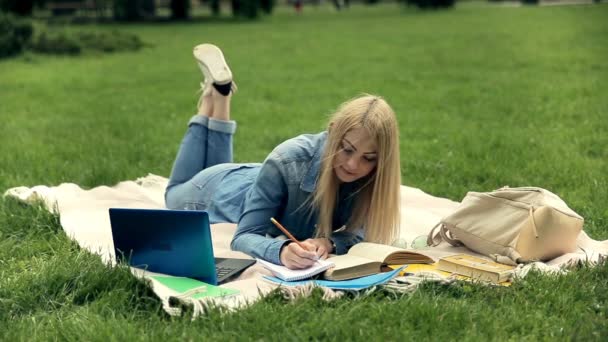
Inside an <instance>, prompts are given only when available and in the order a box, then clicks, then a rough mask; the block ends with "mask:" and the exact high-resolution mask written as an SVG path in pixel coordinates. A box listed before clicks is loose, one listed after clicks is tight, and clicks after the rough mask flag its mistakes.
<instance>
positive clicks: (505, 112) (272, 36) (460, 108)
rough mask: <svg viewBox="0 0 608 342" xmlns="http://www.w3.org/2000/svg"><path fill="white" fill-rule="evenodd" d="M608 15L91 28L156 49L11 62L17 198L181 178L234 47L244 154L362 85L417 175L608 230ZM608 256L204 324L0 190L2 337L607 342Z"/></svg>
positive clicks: (2, 174) (400, 14) (1, 97)
mask: <svg viewBox="0 0 608 342" xmlns="http://www.w3.org/2000/svg"><path fill="white" fill-rule="evenodd" d="M607 18H608V6H606V5H595V6H564V7H545V8H541V7H522V8H503V7H497V6H487V5H485V4H466V5H462V6H458V7H457V8H456V9H454V10H451V11H438V12H430V13H422V12H418V11H415V10H411V9H410V10H403V9H401V7H399V6H396V5H383V6H378V7H370V8H366V7H360V6H354V7H353V8H351V9H350V10H349V11H343V12H341V13H337V12H335V11H330V10H329V5H328V6H322V7H319V8H314V7H306V8H305V11H304V14H303V15H300V16H297V15H295V14H294V13H293V11H292V10H291V9H281V10H279V12H278V13H276V14H275V15H273V16H272V17H268V18H265V19H264V20H261V21H258V22H252V23H247V22H232V21H230V20H225V21H221V20H219V21H218V20H207V21H205V20H199V21H194V22H190V23H160V24H156V25H153V24H138V25H105V26H87V27H86V28H87V29H94V30H100V31H102V30H113V29H120V30H124V31H129V32H133V33H136V34H138V35H139V36H140V37H141V38H142V39H143V40H144V41H145V42H147V43H149V44H151V46H150V47H148V48H145V49H143V50H141V51H140V52H137V53H120V54H108V55H97V54H87V55H85V56H83V57H50V56H43V55H26V56H24V57H19V58H16V59H12V60H4V61H1V62H0V122H1V124H0V190H1V191H4V190H5V189H7V188H10V187H13V186H19V185H26V186H33V185H37V184H47V185H55V184H59V183H61V182H74V183H78V184H81V185H84V186H88V187H92V186H96V185H101V184H105V185H111V184H114V183H116V182H118V181H121V180H125V179H133V178H136V177H139V176H142V175H145V174H147V173H148V172H152V173H156V174H159V175H163V176H168V174H169V171H170V167H171V164H172V161H173V157H174V154H175V152H176V151H177V147H178V143H179V140H180V139H181V136H182V134H183V132H184V130H185V125H186V122H187V120H188V118H189V117H190V115H192V114H193V113H194V109H195V108H194V107H195V104H196V99H197V94H196V91H197V85H198V82H199V81H200V73H199V72H198V70H197V67H196V65H195V64H194V62H193V59H192V56H191V48H192V46H193V45H195V44H197V43H199V42H203V41H210V42H214V43H215V44H217V45H219V46H221V47H222V49H223V50H224V52H225V54H226V56H227V58H228V60H229V62H230V64H231V67H232V69H233V71H234V74H235V78H236V82H237V83H238V85H239V89H240V90H239V92H238V93H237V95H236V96H235V97H234V100H233V118H234V119H236V120H237V121H238V123H239V131H238V133H237V136H236V138H235V157H236V159H237V161H261V160H262V159H263V158H264V157H265V155H266V154H267V153H268V152H269V151H270V150H271V149H272V148H273V147H274V146H275V145H276V144H277V143H278V142H280V141H282V140H284V139H286V138H289V137H292V136H294V135H296V134H298V133H301V132H315V131H318V130H320V129H322V127H323V125H324V122H325V120H326V118H327V115H328V114H329V113H331V111H332V110H333V109H335V108H336V107H337V106H338V105H339V104H340V103H341V102H342V101H344V100H346V99H348V98H350V97H352V96H354V95H356V94H358V93H361V92H370V93H376V94H381V95H383V96H384V97H385V98H386V99H387V100H388V101H389V103H390V104H391V105H392V106H393V107H394V109H395V110H396V112H397V113H398V117H399V123H400V128H401V140H400V141H401V154H402V174H403V180H404V183H405V184H407V185H410V186H415V187H419V188H421V189H423V190H424V191H427V192H429V193H431V194H433V195H436V196H442V197H448V198H451V199H454V200H460V199H461V198H462V197H463V196H464V194H465V193H466V191H468V190H477V191H488V190H492V189H494V188H498V187H501V186H503V185H510V186H525V185H535V186H540V187H544V188H547V189H550V190H552V191H553V192H555V193H557V194H558V195H560V196H561V197H562V198H563V199H564V200H565V201H566V202H567V203H568V204H569V205H570V206H571V207H572V208H573V209H574V210H575V211H577V212H578V213H580V214H581V215H583V216H584V217H585V220H586V224H585V229H586V230H587V231H588V232H589V233H590V235H591V236H592V237H594V238H596V239H608V209H607V208H606V203H608V179H607V177H606V174H607V172H608V168H607V165H608V134H606V132H608V97H607V96H606V89H607V83H608V66H607V65H606V56H608V44H606V37H607V36H608V20H606V19H607ZM607 279H608V264H604V265H602V266H600V267H597V268H586V267H583V268H580V269H577V270H574V271H573V272H571V273H569V274H567V275H563V276H559V277H544V276H539V275H532V276H530V277H529V278H527V279H526V280H525V281H523V282H520V283H517V284H516V285H514V286H513V287H511V288H499V289H492V288H486V287H482V286H476V285H470V284H464V285H458V286H452V287H443V286H437V285H432V284H427V285H424V286H423V287H422V288H421V289H420V290H419V291H417V292H416V293H415V294H413V295H411V296H404V297H398V298H397V297H395V296H393V295H391V294H388V293H378V294H375V295H373V296H370V297H365V298H359V297H349V298H344V299H340V300H337V301H334V302H331V303H325V302H323V301H322V300H321V296H320V295H319V294H316V295H315V296H313V298H310V299H306V300H300V301H298V302H297V303H295V304H287V303H286V302H285V301H284V300H282V299H281V298H280V297H279V296H278V295H274V296H270V297H268V298H266V299H265V300H263V301H261V302H258V303H257V304H255V305H253V306H252V307H250V308H248V309H245V310H243V311H240V312H237V313H232V314H228V315H223V316H220V315H219V314H218V313H217V312H213V313H212V314H211V315H209V316H207V317H204V318H202V319H200V320H197V321H195V322H191V321H190V320H189V319H188V318H187V317H183V318H169V317H167V316H166V315H165V314H164V312H163V311H162V309H161V307H160V303H159V302H158V301H157V300H156V299H155V297H154V295H153V294H151V293H150V292H149V290H147V288H146V287H145V286H144V285H142V284H141V283H139V282H138V281H136V280H134V279H133V278H132V277H130V275H129V274H128V273H127V272H125V270H123V269H114V270H111V269H108V268H106V267H104V265H103V264H102V262H101V261H100V259H99V258H98V257H96V256H94V255H91V254H89V253H87V252H84V251H82V250H80V249H79V248H78V247H77V246H76V245H75V244H74V243H73V242H71V241H69V240H68V239H67V238H66V237H65V235H64V234H63V233H62V232H61V227H60V225H59V222H58V218H57V217H56V216H54V215H51V214H48V213H46V212H44V211H43V210H41V209H38V208H31V207H25V206H23V205H21V204H18V203H16V202H15V201H11V200H1V201H0V340H11V341H12V340H30V339H32V338H35V339H45V340H46V339H62V340H63V339H67V340H107V339H119V340H126V339H137V340H139V339H148V338H150V339H158V340H160V339H163V340H168V339H171V340H183V339H203V338H205V339H210V340H211V339H227V340H240V339H253V340H258V339H268V340H278V339H281V338H287V339H308V338H312V339H332V340H343V339H361V340H364V339H365V340H380V339H386V340H402V339H406V340H416V339H425V340H429V339H433V340H444V339H459V340H460V339H462V340H487V339H490V340H553V339H557V340H598V341H600V340H605V339H606V338H607V337H608V324H607V323H606V322H608V281H607Z"/></svg>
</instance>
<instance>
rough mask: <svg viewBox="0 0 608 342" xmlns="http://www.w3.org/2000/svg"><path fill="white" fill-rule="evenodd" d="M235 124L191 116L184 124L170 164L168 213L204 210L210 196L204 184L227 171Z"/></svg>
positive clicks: (230, 157) (229, 167)
mask: <svg viewBox="0 0 608 342" xmlns="http://www.w3.org/2000/svg"><path fill="white" fill-rule="evenodd" d="M235 131H236V122H234V121H223V120H215V119H213V118H209V117H206V116H202V115H195V116H193V117H192V119H190V122H189V123H188V130H187V132H186V134H185V136H184V138H183V140H182V143H181V145H180V148H179V151H178V153H177V157H176V158H175V162H174V164H173V169H172V171H171V176H170V177H169V184H168V185H167V189H166V190H165V203H166V205H167V208H169V209H188V210H196V209H204V208H201V207H200V205H202V204H203V203H206V202H208V199H209V198H210V196H211V193H210V191H208V190H209V189H207V188H206V186H205V184H209V183H210V182H214V179H217V178H218V177H220V178H221V175H222V173H224V171H226V170H228V169H231V165H232V164H230V163H232V137H233V135H234V132H235Z"/></svg>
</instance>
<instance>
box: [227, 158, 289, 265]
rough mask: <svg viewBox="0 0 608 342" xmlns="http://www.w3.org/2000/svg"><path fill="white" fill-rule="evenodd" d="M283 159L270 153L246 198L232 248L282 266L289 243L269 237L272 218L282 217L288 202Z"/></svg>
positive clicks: (231, 244)
mask: <svg viewBox="0 0 608 342" xmlns="http://www.w3.org/2000/svg"><path fill="white" fill-rule="evenodd" d="M280 166H281V164H280V159H279V158H278V156H277V155H276V154H275V153H271V154H270V155H269V157H268V158H267V159H266V161H264V164H263V165H262V168H261V169H260V173H259V174H258V177H257V178H256V180H255V182H254V184H253V185H252V188H251V189H250V190H249V192H248V194H247V197H246V198H245V203H244V210H243V213H242V214H241V217H240V218H239V222H238V225H237V229H236V233H235V234H234V237H233V238H232V242H231V243H230V247H231V248H232V249H233V250H235V251H241V252H243V253H246V254H248V255H251V256H252V257H255V258H260V259H263V260H266V261H268V262H271V263H274V264H278V265H281V260H280V253H281V248H282V247H283V245H284V244H285V243H287V242H288V241H286V240H276V239H272V238H268V237H266V233H267V232H268V230H269V228H271V225H272V223H271V222H270V218H271V217H273V216H274V217H276V216H278V215H279V213H280V211H281V208H282V205H283V203H284V202H286V201H287V185H286V183H285V179H284V177H283V174H282V173H281V167H280Z"/></svg>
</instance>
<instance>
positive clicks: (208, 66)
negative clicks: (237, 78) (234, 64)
mask: <svg viewBox="0 0 608 342" xmlns="http://www.w3.org/2000/svg"><path fill="white" fill-rule="evenodd" d="M193 54H194V58H196V60H197V62H198V65H199V67H200V68H201V71H202V72H203V74H204V75H205V78H210V79H211V80H212V82H213V83H215V84H218V85H222V84H227V83H230V82H232V71H230V68H229V67H228V64H227V63H226V60H225V59H224V54H223V53H222V50H220V49H219V48H218V47H217V46H215V45H212V44H201V45H197V46H195V47H194V51H193Z"/></svg>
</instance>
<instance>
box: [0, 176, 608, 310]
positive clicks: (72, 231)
mask: <svg viewBox="0 0 608 342" xmlns="http://www.w3.org/2000/svg"><path fill="white" fill-rule="evenodd" d="M166 185H167V179H166V178H164V177H161V176H157V175H153V174H149V175H147V176H145V177H142V178H138V179H136V180H135V181H124V182H120V183H118V184H116V185H114V186H112V187H108V186H98V187H95V188H93V189H82V188H81V187H80V186H78V185H76V184H73V183H63V184H61V185H58V186H54V187H49V186H43V185H42V186H34V187H31V188H28V187H16V188H12V189H9V190H7V191H6V192H5V194H4V195H5V196H12V197H15V198H17V199H19V200H22V201H24V202H29V203H31V202H32V201H35V200H41V201H43V202H44V204H45V206H46V208H47V209H48V210H50V211H55V212H57V213H59V215H60V223H61V226H62V227H63V230H64V231H65V233H66V234H67V235H68V236H69V237H70V238H72V239H74V240H75V241H76V242H77V243H78V244H79V245H80V246H81V247H82V248H85V249H87V250H89V251H91V252H92V253H96V254H99V255H100V256H101V258H102V259H103V260H104V261H105V262H107V263H108V264H114V263H115V260H114V248H113V243H112V233H111V229H110V220H109V215H108V209H109V208H111V207H120V208H150V209H162V208H165V204H164V191H165V187H166ZM457 205H458V202H455V201H452V200H449V199H446V198H441V197H435V196H432V195H429V194H427V193H425V192H423V191H422V190H420V189H417V188H413V187H408V186H401V216H402V217H401V227H400V228H401V229H400V231H401V235H400V239H399V240H398V241H397V244H398V245H399V246H402V247H406V246H409V245H411V242H412V241H414V239H416V238H417V237H420V236H426V235H427V234H428V233H429V231H430V229H431V228H432V227H433V226H434V225H435V224H436V223H437V222H438V221H439V220H440V219H441V218H442V217H444V216H446V215H447V214H449V213H451V212H452V211H453V210H454V209H455V208H456V206H457ZM235 230H236V224H232V223H219V224H213V225H211V234H212V239H213V248H214V252H215V255H216V257H236V258H249V256H247V255H245V254H243V253H240V252H236V251H232V250H230V241H231V239H232V236H233V234H234V232H235ZM578 246H579V251H578V252H575V253H569V254H566V255H563V256H560V257H558V258H556V259H554V260H551V261H549V262H546V263H544V264H543V263H533V264H529V265H526V266H525V267H520V268H518V269H517V271H516V272H517V275H518V276H519V277H522V276H525V274H526V273H527V272H528V271H529V270H530V269H533V268H537V269H539V270H541V271H545V272H560V270H561V267H560V266H564V265H568V264H571V263H575V262H578V261H581V260H582V261H586V262H591V263H593V262H597V261H598V260H600V258H602V256H605V255H606V254H608V240H606V241H595V240H593V239H591V238H590V237H589V236H588V235H587V234H586V233H585V232H584V231H583V232H581V234H580V235H579V238H578ZM424 252H425V253H426V254H429V255H431V256H433V257H441V256H445V255H449V254H457V253H467V254H472V255H475V253H474V252H472V251H470V250H468V249H466V248H464V247H458V248H457V247H452V246H450V245H448V244H447V243H442V244H440V245H439V246H437V247H434V248H430V249H426V250H425V251H424ZM132 272H133V273H134V274H135V275H136V276H138V277H141V278H145V279H147V281H148V282H149V284H150V286H151V287H152V289H153V290H154V292H155V293H156V295H157V296H158V297H159V298H160V299H161V301H162V303H163V307H164V309H165V311H166V312H167V313H169V314H171V315H178V314H180V313H181V309H180V308H179V305H178V306H176V305H175V304H174V302H175V301H172V300H171V299H175V298H177V299H179V301H180V302H181V303H180V304H183V303H184V302H185V303H186V304H190V305H192V306H194V312H193V314H194V316H195V317H196V316H197V315H200V314H203V313H204V312H205V309H206V308H207V307H208V306H209V305H214V306H220V307H224V308H227V309H236V308H240V307H244V306H246V305H248V304H250V303H253V302H254V301H256V300H257V299H259V298H260V297H261V296H263V295H264V294H267V293H268V292H270V291H272V290H273V289H276V288H277V287H278V285H277V284H274V283H271V282H268V281H265V280H264V278H263V276H264V275H270V273H269V271H267V270H266V269H265V268H263V267H262V266H261V265H259V264H256V265H254V266H252V267H250V268H249V269H247V270H246V271H245V272H243V273H242V274H241V275H240V276H239V277H238V278H236V279H235V280H234V281H231V282H228V283H226V284H223V285H221V287H225V288H228V289H236V290H239V291H240V293H239V294H238V295H232V296H227V297H214V298H201V299H197V300H193V299H192V298H191V297H184V296H180V295H179V293H175V292H174V291H172V290H171V289H169V288H167V287H165V286H163V285H162V284H161V283H159V282H157V281H155V280H154V278H152V277H150V274H151V273H150V272H144V271H141V270H138V269H133V268H132ZM422 280H424V279H422V278H411V279H409V280H407V281H403V279H402V280H401V281H400V285H399V284H396V283H393V284H391V286H390V288H395V287H397V288H401V289H403V290H406V291H411V290H413V289H414V288H415V287H416V285H417V284H418V283H420V282H421V281H422ZM436 280H438V279H436ZM312 289H313V286H302V287H295V288H286V287H280V290H281V291H283V294H284V295H285V296H286V297H289V298H296V297H298V296H306V295H308V294H310V293H311V291H312ZM322 290H323V291H324V294H323V296H324V298H326V299H331V298H336V297H339V296H340V295H341V294H342V293H341V292H339V291H333V290H330V289H322ZM182 297H183V298H182Z"/></svg>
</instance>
